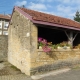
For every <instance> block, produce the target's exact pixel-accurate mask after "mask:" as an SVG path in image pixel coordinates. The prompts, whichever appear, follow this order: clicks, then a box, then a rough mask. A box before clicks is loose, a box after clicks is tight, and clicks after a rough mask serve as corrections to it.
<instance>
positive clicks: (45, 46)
mask: <svg viewBox="0 0 80 80" xmlns="http://www.w3.org/2000/svg"><path fill="white" fill-rule="evenodd" d="M50 45H52V43H48V42H47V40H46V39H44V38H41V37H39V38H38V47H39V46H41V47H42V49H43V51H44V52H46V53H49V52H51V47H50Z"/></svg>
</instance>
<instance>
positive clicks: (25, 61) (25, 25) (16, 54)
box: [8, 11, 31, 75]
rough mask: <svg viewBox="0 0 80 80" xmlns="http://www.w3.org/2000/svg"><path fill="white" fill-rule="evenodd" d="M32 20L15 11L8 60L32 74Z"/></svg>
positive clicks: (9, 29) (10, 29)
mask: <svg viewBox="0 0 80 80" xmlns="http://www.w3.org/2000/svg"><path fill="white" fill-rule="evenodd" d="M30 24H31V22H30V20H28V19H26V18H25V17H24V16H23V15H21V14H20V13H19V12H17V11H14V13H13V16H12V20H11V23H10V25H9V28H8V32H9V36H8V39H9V40H8V44H9V46H8V61H9V62H10V63H11V64H13V65H14V66H16V67H17V68H19V69H20V70H21V71H22V72H23V73H25V74H27V75H30V66H31V65H30V39H31V38H30V27H31V25H30Z"/></svg>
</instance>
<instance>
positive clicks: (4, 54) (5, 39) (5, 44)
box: [0, 35, 8, 61]
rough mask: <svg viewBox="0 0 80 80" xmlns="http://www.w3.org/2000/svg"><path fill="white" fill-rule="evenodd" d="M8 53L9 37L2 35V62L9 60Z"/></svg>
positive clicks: (0, 50) (0, 42) (0, 53)
mask: <svg viewBox="0 0 80 80" xmlns="http://www.w3.org/2000/svg"><path fill="white" fill-rule="evenodd" d="M7 53H8V36H7V35H0V61H2V60H6V59H7Z"/></svg>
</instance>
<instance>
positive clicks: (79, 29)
mask: <svg viewBox="0 0 80 80" xmlns="http://www.w3.org/2000/svg"><path fill="white" fill-rule="evenodd" d="M32 22H33V23H36V24H43V25H49V26H55V27H60V28H66V29H72V30H78V31H80V28H76V27H71V26H65V25H60V24H54V23H48V22H42V21H35V20H32Z"/></svg>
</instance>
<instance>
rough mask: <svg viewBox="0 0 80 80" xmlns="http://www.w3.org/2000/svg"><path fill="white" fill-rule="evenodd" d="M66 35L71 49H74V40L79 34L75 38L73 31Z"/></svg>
mask: <svg viewBox="0 0 80 80" xmlns="http://www.w3.org/2000/svg"><path fill="white" fill-rule="evenodd" d="M65 34H66V35H67V37H68V44H69V45H70V46H71V47H73V41H74V39H75V38H76V36H77V34H78V33H76V34H75V36H74V37H73V32H72V31H71V32H69V33H67V32H66V31H65Z"/></svg>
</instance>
